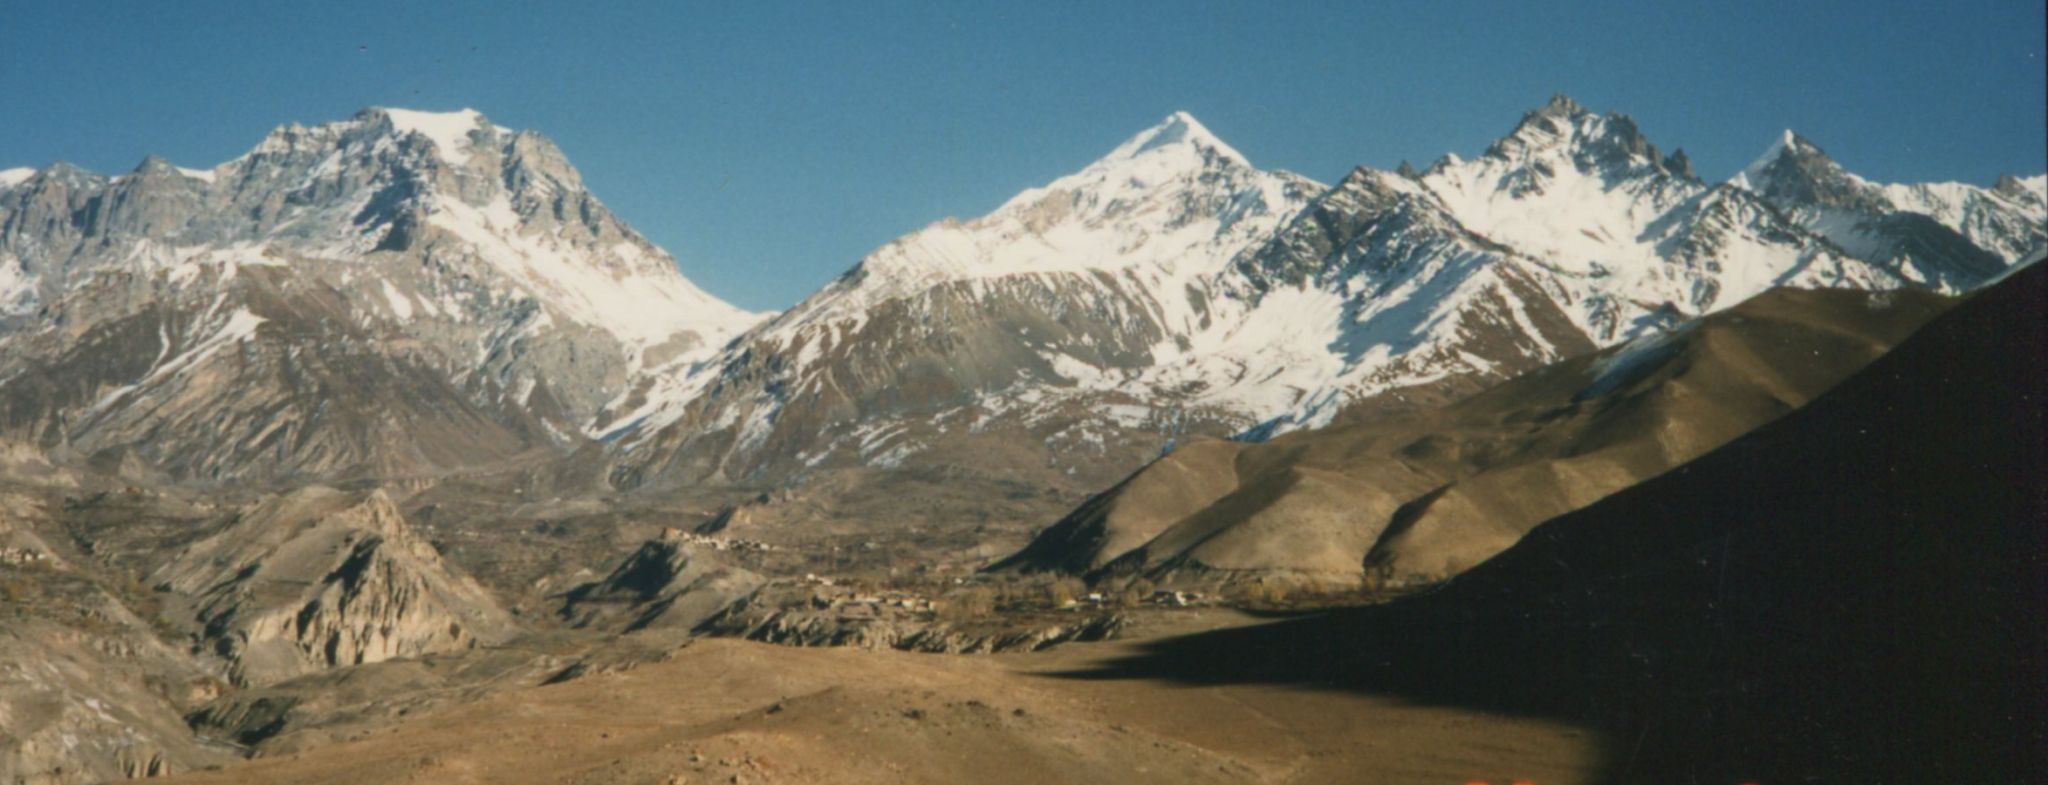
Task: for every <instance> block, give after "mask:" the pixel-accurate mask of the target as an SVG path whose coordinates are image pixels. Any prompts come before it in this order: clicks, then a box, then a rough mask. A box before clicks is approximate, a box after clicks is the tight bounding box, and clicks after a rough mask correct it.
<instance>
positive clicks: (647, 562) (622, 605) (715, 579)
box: [562, 532, 764, 631]
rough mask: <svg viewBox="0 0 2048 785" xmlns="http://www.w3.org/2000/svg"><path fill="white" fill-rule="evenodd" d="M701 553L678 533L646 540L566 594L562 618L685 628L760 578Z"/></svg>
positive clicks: (707, 616) (746, 590)
mask: <svg viewBox="0 0 2048 785" xmlns="http://www.w3.org/2000/svg"><path fill="white" fill-rule="evenodd" d="M699 551H700V549H699V548H698V547H694V546H692V545H690V544H689V543H688V542H686V541H685V540H684V539H683V537H682V535H681V533H679V532H672V533H670V534H668V535H665V536H663V537H661V538H660V539H654V540H648V541H647V542H646V543H644V544H642V545H641V546H640V549H639V550H636V551H634V552H633V553H632V555H630V556H627V557H626V559H625V560H624V561H622V562H620V563H619V566H618V567H616V568H613V569H612V571H611V573H610V574H609V575H606V576H605V578H604V580H602V581H599V582H597V583H594V584H590V585H587V586H583V587H580V588H578V589H576V590H575V591H573V592H570V594H569V598H568V603H567V604H566V605H564V606H563V608H562V616H563V617H564V618H566V619H568V620H569V621H570V623H571V624H574V625H576V626H578V627H588V626H619V627H623V628H624V629H625V630H627V631H633V630H641V629H646V628H650V627H662V628H671V629H683V630H687V629H691V628H693V627H696V626H697V625H699V624H702V623H703V622H704V621H705V620H707V619H710V618H711V617H712V616H714V615H716V614H718V612H719V611H721V610H723V609H725V608H726V606H728V605H731V604H732V603H733V602H734V601H735V600H737V599H739V598H741V597H745V596H747V595H749V594H751V593H753V592H754V590H756V589H759V588H760V587H761V585H762V583H763V582H764V580H763V579H762V578H761V576H759V575H756V574H754V573H752V572H749V571H747V570H744V569H740V568H737V567H733V566H731V565H728V564H726V563H725V562H724V561H722V560H720V559H718V558H717V557H716V556H714V555H712V554H707V553H701V552H699Z"/></svg>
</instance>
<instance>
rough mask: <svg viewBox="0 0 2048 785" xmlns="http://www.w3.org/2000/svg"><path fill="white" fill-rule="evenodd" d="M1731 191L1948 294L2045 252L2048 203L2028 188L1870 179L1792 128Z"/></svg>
mask: <svg viewBox="0 0 2048 785" xmlns="http://www.w3.org/2000/svg"><path fill="white" fill-rule="evenodd" d="M2041 180H2042V178H2036V181H2041ZM1728 184H1729V185H1732V186H1735V187H1737V188H1741V189H1743V190H1745V191H1748V192H1751V193H1754V194H1756V195H1757V196H1758V197H1760V198H1762V199H1763V200H1764V201H1766V202H1769V203H1771V204H1772V205H1773V206H1775V207H1777V208H1779V209H1781V210H1783V211H1785V212H1786V214H1787V215H1788V216H1789V217H1791V218H1792V220H1794V221H1795V222H1797V223H1799V224H1800V225H1802V226H1804V227H1805V228H1807V229H1808V230H1810V231H1813V232H1815V233H1817V234H1820V235H1823V236H1825V237H1827V238H1828V239H1829V240H1830V241H1832V242H1834V243H1835V244H1836V245H1839V246H1841V247H1842V248H1843V249H1845V250H1847V251H1849V252H1850V253H1852V254H1854V255H1856V256H1859V257H1863V258H1866V259H1870V260H1872V261H1877V262H1881V263H1884V264H1887V265H1890V266H1893V267H1895V268H1897V270H1898V271H1899V272H1900V273H1901V274H1903V275H1905V276H1906V277H1907V278H1909V279H1912V280H1916V281H1925V282H1927V283H1928V284H1929V285H1932V286H1935V287H1936V288H1940V289H1944V290H1949V291H1960V290H1962V289H1967V288H1970V287H1972V286H1975V285H1977V284H1978V283H1980V282H1982V281H1983V280H1986V279H1987V278H1988V277H1990V276H1992V275H1995V274H1997V273H1998V272H2000V271H2001V270H2002V269H2003V268H2004V266H2005V265H2010V264H2012V263H2014V262H2016V261H2018V260H2019V259H2022V258H2024V257H2026V256H2027V255H2028V254H2029V253H2031V252H2033V251H2034V250H2036V249H2038V248H2041V247H2043V246H2044V245H2048V228H2044V226H2043V223H2044V220H2048V200H2044V199H2043V198H2042V196H2041V190H2040V189H2039V188H2030V187H2029V186H2028V185H2027V181H2023V180H2021V179H2019V178H2009V179H2001V180H2000V182H1999V183H1998V184H1996V185H1994V186H1992V187H1991V188H1982V187H1979V186H1975V185H1970V184H1967V183H1953V182H1951V183H1917V184H1911V185H1901V184H1886V183H1878V182H1873V181H1870V180H1866V179H1864V178H1862V177H1860V176H1858V175H1856V174H1855V173H1853V172H1850V171H1849V170H1847V169H1846V168H1844V167H1843V166H1842V165H1841V164H1839V163H1837V162H1835V160H1834V159H1832V158H1830V157H1828V154H1827V152H1826V151H1824V150H1822V149H1821V148H1820V146H1819V145H1817V144H1815V143H1813V141H1812V140H1810V139H1807V138H1806V137H1804V136H1800V135H1799V134H1796V133H1793V132H1792V131H1789V130H1788V131H1786V132H1784V133H1783V134H1781V135H1780V136H1779V137H1778V139H1776V140H1775V141H1773V142H1772V143H1771V145H1770V147H1768V148H1766V149H1765V150H1764V153H1763V155H1761V156H1758V157H1757V159H1756V160H1755V161H1754V162H1752V163H1751V164H1750V165H1749V166H1747V167H1744V168H1743V169H1742V171H1741V172H1738V173H1736V175H1735V176H1734V177H1732V178H1729V181H1728Z"/></svg>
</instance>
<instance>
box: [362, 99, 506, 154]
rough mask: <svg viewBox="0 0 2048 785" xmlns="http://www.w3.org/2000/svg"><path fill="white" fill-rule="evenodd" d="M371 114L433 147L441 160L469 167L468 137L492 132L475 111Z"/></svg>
mask: <svg viewBox="0 0 2048 785" xmlns="http://www.w3.org/2000/svg"><path fill="white" fill-rule="evenodd" d="M369 112H371V113H378V114H382V115H383V116H384V117H386V118H388V119H389V120H390V121H391V125H392V127H393V128H396V129H397V130H399V131H400V132H403V133H415V134H419V135H421V136H424V137H426V138H427V139H428V140H430V141H432V142H433V143H434V149H435V151H436V152H438V153H440V154H441V157H442V159H443V160H446V161H447V162H449V163H451V164H454V165H456V166H462V165H465V164H467V163H469V155H470V150H469V148H470V143H471V134H472V133H474V132H476V131H479V130H486V131H489V130H494V127H493V126H492V125H491V124H490V121H488V120H486V119H484V116H483V113H481V112H478V111H477V110H475V109H461V110H458V111H454V112H422V111H417V110H412V109H393V108H389V107H374V108H372V109H370V110H369Z"/></svg>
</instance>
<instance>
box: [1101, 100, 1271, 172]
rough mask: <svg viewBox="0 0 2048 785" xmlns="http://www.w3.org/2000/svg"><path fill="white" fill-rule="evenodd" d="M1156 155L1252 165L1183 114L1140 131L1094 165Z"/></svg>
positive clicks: (1191, 118)
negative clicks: (1214, 158)
mask: <svg viewBox="0 0 2048 785" xmlns="http://www.w3.org/2000/svg"><path fill="white" fill-rule="evenodd" d="M1157 151H1168V152H1182V153H1185V152H1187V151H1194V152H1196V153H1197V154H1198V155H1199V154H1200V152H1202V151H1207V152H1209V153H1212V154H1214V155H1216V156H1219V157H1221V158H1224V159H1226V160H1229V161H1232V162H1234V163H1236V164H1238V165H1239V166H1250V165H1251V161H1250V160H1248V159H1246V158H1245V157H1244V155H1243V154H1242V153H1239V152H1238V151H1237V150H1236V149H1235V148H1232V147H1231V146H1230V145H1228V144H1224V142H1223V140H1222V139H1219V138H1217V136H1216V135H1215V134H1213V133H1210V131H1209V128H1208V127H1207V126H1204V125H1202V122H1201V121H1200V120H1196V119H1195V116H1194V115H1191V114H1188V113H1187V112H1184V111H1183V112H1174V113H1173V114H1170V115H1167V116H1166V119H1164V120H1161V121H1159V124H1158V125H1155V126H1152V127H1151V128H1147V129H1145V130H1144V131H1140V132H1139V133H1138V134H1137V135H1136V136H1133V137H1131V138H1130V139H1129V140H1126V141H1125V142H1124V143H1123V144H1121V145H1118V146H1117V148H1116V149H1115V150H1112V151H1110V153H1109V155H1106V156H1103V157H1102V160H1100V161H1098V162H1096V165H1098V166H1105V165H1114V164H1116V163H1119V162H1123V161H1129V160H1132V159H1135V158H1138V157H1139V156H1142V155H1146V154H1149V153H1154V152H1157Z"/></svg>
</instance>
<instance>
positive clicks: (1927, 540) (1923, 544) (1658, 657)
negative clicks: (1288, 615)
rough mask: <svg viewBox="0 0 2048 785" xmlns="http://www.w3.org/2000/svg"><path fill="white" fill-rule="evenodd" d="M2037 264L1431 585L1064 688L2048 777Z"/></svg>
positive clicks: (1656, 774)
mask: <svg viewBox="0 0 2048 785" xmlns="http://www.w3.org/2000/svg"><path fill="white" fill-rule="evenodd" d="M2044 285H2048V270H2044V269H2042V268H2041V267H2040V266H2039V265H2035V266H2033V267H2030V268H2027V269H2025V270H2022V271H2021V272H2019V273H2018V274H2016V275H2014V276H2012V277H2011V278H2009V279H2008V280H2006V281H2004V282H2003V283H2000V284H1998V285H1996V286H1995V287H1992V288H1991V289H1989V290H1987V291H1985V292H1984V293H1982V294H1980V295H1978V296H1977V297H1975V298H1973V299H1971V300H1969V301H1966V302H1965V303H1963V304H1962V305H1959V306H1957V307H1956V308H1955V309H1954V310H1952V311H1951V312H1949V313H1948V314H1946V315H1944V316H1942V317H1941V318H1939V319H1937V320H1936V321H1935V322H1933V323H1931V324H1930V325H1929V326H1928V327H1926V328H1925V329H1923V330H1922V331H1921V332H1920V333H1918V334H1916V335H1915V336H1914V337H1912V338H1911V339H1909V340H1908V341H1906V342H1905V343H1904V344H1902V345H1901V346H1900V347H1899V348H1898V349H1896V350H1895V351H1894V352H1892V353H1891V354H1889V355H1887V356H1885V357H1884V358H1882V359H1880V360H1879V361H1877V362H1876V363H1874V364H1872V365H1871V366H1870V367H1869V368H1867V369H1865V370H1864V371H1863V372H1861V373H1859V374H1857V375H1856V376H1855V377H1853V378H1851V379H1850V380H1848V381H1846V382H1844V383H1843V384H1842V385H1841V386H1840V387H1838V388H1836V389H1835V390H1833V391H1831V392H1829V393H1828V394H1826V395H1824V396H1822V397H1821V398H1819V399H1817V400H1816V401H1814V402H1813V403H1812V404H1810V405H1809V406H1807V407H1806V408H1804V409H1802V410H1800V411H1797V412H1795V413H1793V414H1791V415H1788V416H1786V417H1785V418H1783V419H1781V420H1779V421H1777V422H1774V423H1772V424H1770V425H1767V426H1765V427H1763V428H1762V429H1759V430H1758V431H1756V432H1754V433H1752V434H1750V435H1748V436H1745V437H1743V438H1741V439H1738V440H1736V441H1734V442H1732V443H1730V444H1728V445H1726V446H1725V447H1723V448H1721V449H1719V450H1716V451H1714V452H1713V453H1711V454H1709V455H1706V456H1704V457H1702V458H1700V459H1698V460H1696V461H1694V462H1692V463H1690V464H1688V465H1686V466H1684V467H1681V468H1680V469H1678V470H1675V471H1673V472H1671V473H1669V474H1666V475H1664V476H1662V477H1659V478H1656V479H1654V480H1651V481H1649V482H1646V483H1643V484H1641V485H1638V486H1636V487H1633V488H1630V489H1629V490H1627V491H1624V492H1621V493H1618V494H1616V495H1614V496H1612V497H1609V498H1608V499H1606V500H1604V501H1601V502H1599V503H1597V504H1594V505H1592V506H1590V507H1587V508H1585V509H1583V510H1580V511H1578V512H1575V513H1571V514H1569V515H1565V516H1563V517H1560V518H1558V519H1555V520H1553V521H1550V522H1548V523H1546V524H1544V525H1543V526H1542V527H1540V528H1538V529H1537V530H1535V531H1534V532H1532V533H1531V534H1530V535H1529V536H1528V537H1527V538H1525V539H1524V540H1523V541H1522V542H1521V543H1520V544H1518V545H1516V546H1515V547H1514V548H1512V549H1510V550H1508V551H1506V552H1504V553H1503V554H1501V555H1500V556H1498V557H1496V558H1495V559H1493V560H1491V561H1489V562H1488V563H1486V564H1483V565H1481V566H1479V567H1478V568H1475V569H1474V570H1472V571H1470V572H1469V573H1467V574H1465V575H1463V576H1461V577H1459V578H1458V579H1456V580H1454V581H1452V582H1451V583H1450V584H1448V585H1447V586H1445V587H1444V588H1443V589H1441V590H1439V591H1437V592H1434V593H1432V594H1429V595H1426V596H1421V597H1417V598H1413V599H1410V600H1406V601H1401V602H1396V603H1393V604H1390V605H1386V606H1380V607H1372V608H1360V609H1353V610H1349V611H1342V612H1338V613H1334V614H1328V615H1322V616H1317V617H1311V618H1303V619H1295V620H1290V621H1284V622H1279V623H1274V624H1269V625H1264V626H1260V627H1252V628H1244V629H1237V630H1225V631H1219V632H1212V633H1206V634H1199V635H1192V636H1187V637H1183V638H1178V639H1171V640H1167V641H1163V642H1161V643H1158V644H1154V645H1153V646H1151V647H1150V649H1149V652H1148V653H1147V654H1144V655H1141V656H1137V657H1133V658H1130V659H1127V660H1123V661H1121V662H1118V663H1116V664H1114V665H1111V666H1108V667H1105V668H1102V669H1097V670H1093V671H1085V672H1079V673H1075V674H1072V675H1074V676H1076V677H1080V678H1090V679H1123V678H1134V677H1148V678H1159V677H1164V678H1172V679H1178V680H1184V681H1189V682H1200V683H1236V682H1282V683H1301V684H1317V685H1329V686H1342V687H1347V688H1351V689H1357V690H1362V691H1368V692H1375V693H1391V694H1395V695H1399V696H1403V697H1408V698H1411V699H1415V700H1419V701H1423V702H1427V703H1441V704H1451V705H1462V706H1470V707H1474V708H1480V709H1486V710H1497V711H1509V712H1515V713H1525V714H1536V715H1544V716H1555V717H1561V718H1567V719H1572V720H1577V721H1584V722H1588V723H1589V724H1593V725H1596V726H1599V727H1603V728H1605V729H1607V730H1608V731H1609V732H1610V733H1611V734H1612V735H1611V738H1610V741H1611V749H1612V751H1613V756H1612V759H1611V760H1610V761H1609V764H1608V769H1609V771H1608V773H1607V774H1606V776H1604V777H1603V779H1604V780H1606V781H1616V782H1703V783H1721V782H1739V781H1751V780H1754V781H1760V782H1799V781H1831V782H2018V781H2029V780H2038V778H2039V776H2040V775H2041V774H2042V772H2043V770H2044V765H2043V763H2044V761H2043V756H2042V751H2043V750H2044V749H2048V737H2044V726H2043V717H2042V714H2043V706H2044V701H2043V699H2044V695H2043V691H2042V689H2043V688H2042V685H2043V684H2044V672H2043V661H2042V658H2043V652H2044V651H2048V635H2044V629H2043V628H2042V626H2041V625H2040V624H2039V623H2038V619H2039V618H2040V612H2041V611H2042V607H2041V603H2042V598H2043V597H2044V596H2048V594H2044V589H2048V542H2044V529H2043V525H2044V520H2048V505H2044V500H2043V483H2042V476H2041V473H2042V469H2041V466H2042V461H2043V457H2044V456H2043V444H2044V441H2043V439H2044V433H2043V430H2044V428H2043V410H2042V401H2043V400H2044V398H2043V396H2044V395H2048V389H2044V376H2043V371H2044V369H2043V367H2042V365H2043V362H2042V357H2043V352H2044V351H2048V346H2044V340H2043V317H2042V315H2043V313H2044V308H2048V297H2044Z"/></svg>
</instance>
